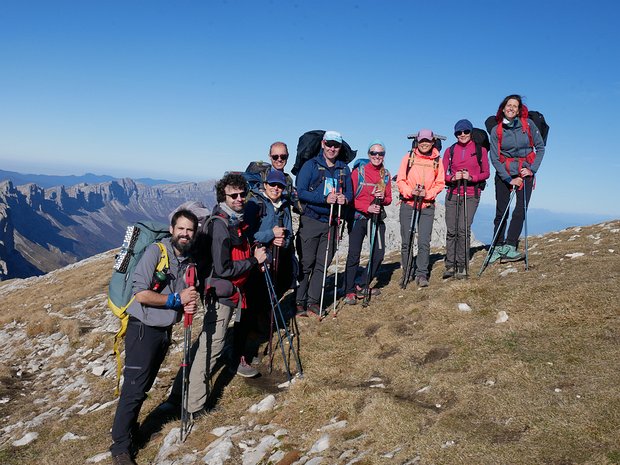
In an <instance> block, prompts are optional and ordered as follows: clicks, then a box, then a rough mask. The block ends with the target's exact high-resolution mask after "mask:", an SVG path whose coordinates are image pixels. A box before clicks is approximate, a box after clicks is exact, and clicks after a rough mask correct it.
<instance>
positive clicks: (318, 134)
mask: <svg viewBox="0 0 620 465" xmlns="http://www.w3.org/2000/svg"><path fill="white" fill-rule="evenodd" d="M324 134H325V131H321V130H320V129H316V130H314V131H308V132H306V133H304V134H302V135H301V136H300V137H299V141H298V142H297V156H296V157H295V165H294V166H293V169H292V170H291V173H293V175H294V176H297V174H298V173H299V170H300V169H301V167H302V166H303V164H304V163H305V162H307V161H308V160H310V159H311V158H314V157H316V156H317V155H318V153H319V152H320V151H321V141H322V140H323V135H324ZM356 156H357V150H352V149H351V146H350V145H349V144H347V143H346V141H344V140H343V141H342V148H341V149H340V153H339V154H338V158H336V159H337V160H341V161H343V162H345V163H347V164H348V163H350V162H351V161H352V160H353V159H354V158H355V157H356Z"/></svg>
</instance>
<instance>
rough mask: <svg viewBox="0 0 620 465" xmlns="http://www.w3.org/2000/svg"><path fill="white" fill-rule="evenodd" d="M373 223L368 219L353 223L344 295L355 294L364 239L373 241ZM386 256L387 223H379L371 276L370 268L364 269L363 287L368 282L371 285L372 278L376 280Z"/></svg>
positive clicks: (371, 263) (372, 257)
mask: <svg viewBox="0 0 620 465" xmlns="http://www.w3.org/2000/svg"><path fill="white" fill-rule="evenodd" d="M369 226H370V228H371V229H372V228H373V226H372V222H371V221H368V218H360V219H357V220H355V221H354V222H353V227H352V228H351V230H350V231H349V255H347V267H346V270H345V272H344V294H345V295H347V294H352V293H354V292H355V276H356V274H357V267H358V266H359V264H360V254H361V252H362V246H363V244H364V237H366V235H368V237H369V240H370V241H372V240H373V239H372V236H371V234H372V231H371V230H370V229H369ZM384 255H385V223H383V222H379V223H378V224H377V234H376V236H375V239H374V246H373V252H372V254H371V262H370V276H368V267H366V268H365V269H364V272H363V274H362V278H363V283H364V284H363V287H365V286H366V281H368V284H369V285H370V282H371V281H372V278H374V277H375V276H376V274H377V271H378V270H379V266H381V262H382V261H383V257H384Z"/></svg>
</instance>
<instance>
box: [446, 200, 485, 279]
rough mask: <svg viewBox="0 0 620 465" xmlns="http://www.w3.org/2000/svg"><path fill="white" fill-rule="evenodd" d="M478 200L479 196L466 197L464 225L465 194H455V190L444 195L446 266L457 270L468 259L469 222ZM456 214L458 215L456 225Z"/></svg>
mask: <svg viewBox="0 0 620 465" xmlns="http://www.w3.org/2000/svg"><path fill="white" fill-rule="evenodd" d="M479 202H480V199H479V198H476V197H474V196H468V197H467V225H465V211H464V207H465V196H463V195H457V194H456V192H455V193H453V194H452V197H451V198H450V194H448V195H446V202H445V205H446V231H447V232H446V268H457V269H458V270H459V271H460V270H463V269H464V268H465V263H466V262H467V260H468V259H469V257H466V254H467V250H469V243H470V242H471V224H472V223H473V221H474V215H475V214H476V210H477V209H478V203H479ZM457 209H458V215H457ZM457 216H458V217H459V224H458V227H457V224H456V217H457ZM466 228H467V229H466ZM466 234H467V235H466ZM466 239H467V243H466Z"/></svg>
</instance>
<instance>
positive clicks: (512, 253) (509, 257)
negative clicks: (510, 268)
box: [500, 245, 523, 263]
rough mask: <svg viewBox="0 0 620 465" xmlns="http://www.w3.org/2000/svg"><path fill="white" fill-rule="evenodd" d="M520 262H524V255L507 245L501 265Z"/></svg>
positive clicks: (512, 246)
mask: <svg viewBox="0 0 620 465" xmlns="http://www.w3.org/2000/svg"><path fill="white" fill-rule="evenodd" d="M519 260H523V254H522V253H521V252H519V251H518V250H517V248H516V247H515V246H514V245H505V246H504V254H503V255H502V259H501V260H500V263H506V262H518V261H519Z"/></svg>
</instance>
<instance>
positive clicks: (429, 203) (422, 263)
mask: <svg viewBox="0 0 620 465" xmlns="http://www.w3.org/2000/svg"><path fill="white" fill-rule="evenodd" d="M415 141H417V146H416V147H414V148H413V149H412V150H411V151H409V153H407V155H405V156H404V157H403V160H402V162H401V163H400V168H399V170H398V176H397V178H396V184H397V185H398V191H399V192H400V196H401V200H402V202H401V204H400V215H399V219H400V236H401V251H400V253H401V267H402V268H403V272H405V270H406V268H407V259H408V251H409V240H410V236H411V229H410V228H411V218H412V216H413V213H414V207H417V208H419V209H420V213H419V215H418V225H417V228H416V230H417V233H418V254H417V257H416V261H415V264H416V266H415V267H412V269H411V270H409V272H410V273H409V276H406V277H404V279H405V280H406V281H409V280H410V279H411V278H412V277H413V275H412V274H413V272H414V269H413V268H416V269H415V282H416V283H417V285H418V286H420V287H427V286H428V273H429V269H428V268H429V258H430V251H431V234H432V232H433V220H434V218H435V197H437V195H438V194H439V193H440V192H441V191H442V190H443V188H444V186H445V184H446V183H445V179H444V170H443V165H442V164H441V163H440V161H439V150H437V149H436V148H435V147H434V144H435V135H434V134H433V131H431V130H430V129H422V130H420V131H419V132H418V134H417V135H416V137H415ZM414 145H415V143H414ZM418 200H419V201H418Z"/></svg>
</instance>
